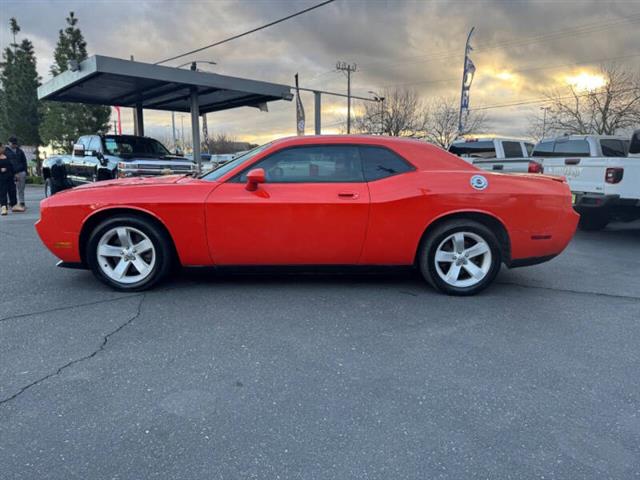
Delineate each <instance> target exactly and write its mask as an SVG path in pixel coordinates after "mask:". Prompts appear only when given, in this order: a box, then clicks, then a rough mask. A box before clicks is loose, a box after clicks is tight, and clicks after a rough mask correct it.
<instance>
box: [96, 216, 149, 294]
mask: <svg viewBox="0 0 640 480" xmlns="http://www.w3.org/2000/svg"><path fill="white" fill-rule="evenodd" d="M96 256H97V258H98V265H99V266H100V269H101V270H102V271H103V273H104V274H105V275H106V276H107V277H109V278H110V279H111V280H113V281H115V282H117V283H125V284H131V283H136V282H140V281H142V280H144V279H145V278H147V277H148V276H149V275H150V274H151V272H152V271H153V267H154V266H155V264H156V249H155V247H154V246H153V242H152V241H151V240H150V239H149V237H148V236H147V235H146V234H145V233H143V232H141V231H140V230H138V229H137V228H133V227H125V226H121V227H115V228H112V229H111V230H109V231H107V232H106V233H105V234H104V235H102V237H101V238H100V241H99V242H98V246H97V250H96Z"/></svg>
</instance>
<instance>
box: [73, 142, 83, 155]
mask: <svg viewBox="0 0 640 480" xmlns="http://www.w3.org/2000/svg"><path fill="white" fill-rule="evenodd" d="M73 156H74V157H84V145H82V144H81V143H76V144H75V145H74V146H73Z"/></svg>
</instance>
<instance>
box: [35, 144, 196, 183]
mask: <svg viewBox="0 0 640 480" xmlns="http://www.w3.org/2000/svg"><path fill="white" fill-rule="evenodd" d="M194 172H195V164H194V163H193V161H191V160H188V159H185V158H183V157H178V156H175V155H171V154H170V153H169V150H167V149H166V148H165V146H164V145H162V144H161V143H160V142H159V141H157V140H155V139H153V138H149V137H138V136H134V135H85V136H82V137H80V138H79V139H78V141H77V142H76V144H75V145H74V146H73V153H72V154H71V155H52V156H51V157H49V158H48V159H46V160H45V161H44V162H43V165H42V175H43V177H44V184H45V196H49V195H52V194H54V193H56V192H58V191H60V190H64V189H66V188H70V187H73V186H76V185H82V184H85V183H93V182H97V181H102V180H111V179H114V178H125V177H138V176H151V175H170V174H175V173H182V174H193V173H194Z"/></svg>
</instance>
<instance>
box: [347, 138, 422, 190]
mask: <svg viewBox="0 0 640 480" xmlns="http://www.w3.org/2000/svg"><path fill="white" fill-rule="evenodd" d="M359 148H360V157H361V158H362V167H363V170H364V178H365V180H366V181H367V182H371V181H374V180H379V179H381V178H386V177H390V176H392V175H398V174H400V173H405V172H410V171H412V170H415V168H414V167H413V166H412V165H410V164H409V163H407V162H406V161H405V160H404V159H403V158H401V157H400V156H399V155H397V154H396V153H394V152H392V151H391V150H389V149H387V148H383V147H373V146H367V147H359Z"/></svg>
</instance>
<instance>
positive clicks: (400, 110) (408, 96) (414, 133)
mask: <svg viewBox="0 0 640 480" xmlns="http://www.w3.org/2000/svg"><path fill="white" fill-rule="evenodd" d="M381 96H382V97H384V101H383V102H362V104H361V105H360V110H361V112H362V113H360V114H359V115H356V117H355V118H354V120H353V125H354V130H355V131H356V132H359V133H367V134H380V133H382V134H383V135H389V136H392V137H423V136H424V133H425V119H426V110H425V107H424V104H423V102H422V101H421V100H420V98H419V97H418V94H417V93H416V91H415V90H410V89H403V88H394V89H385V90H384V91H383V93H382V95H381Z"/></svg>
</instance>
